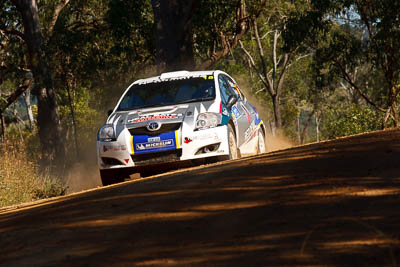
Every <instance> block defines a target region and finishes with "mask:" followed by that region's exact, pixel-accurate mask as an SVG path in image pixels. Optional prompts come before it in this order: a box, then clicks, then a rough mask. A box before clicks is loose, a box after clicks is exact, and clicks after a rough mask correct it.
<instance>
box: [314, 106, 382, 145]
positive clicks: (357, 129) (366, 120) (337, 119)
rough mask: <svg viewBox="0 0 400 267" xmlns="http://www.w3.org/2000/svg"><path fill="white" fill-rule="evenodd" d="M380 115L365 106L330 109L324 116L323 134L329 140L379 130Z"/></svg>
mask: <svg viewBox="0 0 400 267" xmlns="http://www.w3.org/2000/svg"><path fill="white" fill-rule="evenodd" d="M379 119H380V118H379V113H378V112H377V111H376V110H372V109H371V108H368V107H365V106H357V105H355V104H353V105H351V106H350V107H348V108H346V109H334V108H330V109H328V110H326V112H325V113H324V116H323V127H322V129H321V132H322V134H323V136H324V137H325V138H327V139H332V138H335V137H340V136H346V135H352V134H357V133H363V132H368V131H373V130H378V129H380V127H381V123H380V122H379V121H380V120H379Z"/></svg>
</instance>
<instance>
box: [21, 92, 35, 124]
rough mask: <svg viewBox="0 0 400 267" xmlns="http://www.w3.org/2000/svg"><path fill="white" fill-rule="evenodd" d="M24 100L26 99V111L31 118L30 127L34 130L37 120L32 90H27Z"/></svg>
mask: <svg viewBox="0 0 400 267" xmlns="http://www.w3.org/2000/svg"><path fill="white" fill-rule="evenodd" d="M24 100H25V105H26V113H27V114H28V119H29V128H30V129H31V130H32V129H33V125H34V123H35V120H34V118H33V112H32V104H31V91H30V90H29V89H28V90H26V91H25V93H24Z"/></svg>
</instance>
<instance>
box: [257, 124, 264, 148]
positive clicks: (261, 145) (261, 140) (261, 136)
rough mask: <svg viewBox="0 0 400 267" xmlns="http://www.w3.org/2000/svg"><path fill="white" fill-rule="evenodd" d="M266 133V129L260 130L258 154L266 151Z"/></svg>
mask: <svg viewBox="0 0 400 267" xmlns="http://www.w3.org/2000/svg"><path fill="white" fill-rule="evenodd" d="M265 152H266V148H265V134H264V131H263V130H261V129H259V130H258V144H257V154H261V153H265Z"/></svg>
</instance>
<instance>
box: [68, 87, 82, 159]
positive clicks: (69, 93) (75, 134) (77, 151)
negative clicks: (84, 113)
mask: <svg viewBox="0 0 400 267" xmlns="http://www.w3.org/2000/svg"><path fill="white" fill-rule="evenodd" d="M66 85H67V92H68V102H69V103H68V105H69V109H70V112H71V119H72V134H73V136H74V144H75V152H76V158H77V159H79V157H80V153H79V152H80V151H79V145H78V132H77V129H76V120H75V109H74V104H73V102H72V97H71V87H70V85H69V83H68V80H67V82H66Z"/></svg>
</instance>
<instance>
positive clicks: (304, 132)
mask: <svg viewBox="0 0 400 267" xmlns="http://www.w3.org/2000/svg"><path fill="white" fill-rule="evenodd" d="M314 113H315V110H313V111H312V112H311V113H310V114H309V115H308V119H307V122H306V125H304V128H303V130H302V132H301V135H300V144H304V141H305V140H306V133H307V129H308V127H309V126H310V123H311V120H312V117H313V115H314Z"/></svg>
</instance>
